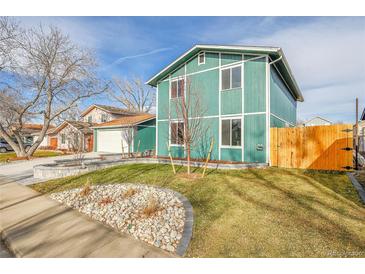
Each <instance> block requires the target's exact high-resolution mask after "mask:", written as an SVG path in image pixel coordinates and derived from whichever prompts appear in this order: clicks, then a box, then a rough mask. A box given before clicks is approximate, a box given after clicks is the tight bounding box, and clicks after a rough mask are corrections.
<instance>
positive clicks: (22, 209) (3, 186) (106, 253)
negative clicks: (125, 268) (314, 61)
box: [0, 176, 176, 258]
mask: <svg viewBox="0 0 365 274" xmlns="http://www.w3.org/2000/svg"><path fill="white" fill-rule="evenodd" d="M0 233H1V238H2V239H3V240H4V242H5V243H6V244H7V246H8V247H9V249H10V250H11V251H12V252H13V253H14V254H15V256H16V257H31V258H44V257H56V258H58V257H66V258H80V257H104V258H112V257H113V258H118V257H120V258H126V257H133V258H135V257H137V258H145V257H150V258H151V257H153V258H157V257H159V258H162V257H176V256H174V255H173V254H171V253H167V252H165V251H163V250H161V249H158V248H156V247H153V246H150V245H147V244H145V243H143V242H141V241H138V240H136V239H134V238H131V237H130V236H129V235H127V234H121V233H117V232H115V231H114V230H112V229H111V228H108V227H106V226H104V225H103V224H101V223H98V222H96V221H93V220H91V219H89V218H87V217H86V216H84V215H81V214H80V213H79V212H77V211H75V210H73V209H70V208H68V207H65V206H63V205H61V204H59V203H58V202H56V201H53V200H51V199H50V198H48V197H47V196H45V195H42V194H40V193H38V192H36V191H33V190H32V189H30V188H28V187H26V186H23V185H20V184H18V183H17V182H14V181H13V180H11V179H10V178H7V177H3V176H0Z"/></svg>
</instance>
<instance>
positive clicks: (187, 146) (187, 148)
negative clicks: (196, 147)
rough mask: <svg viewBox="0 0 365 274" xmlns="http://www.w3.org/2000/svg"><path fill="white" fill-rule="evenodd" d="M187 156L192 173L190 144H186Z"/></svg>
mask: <svg viewBox="0 0 365 274" xmlns="http://www.w3.org/2000/svg"><path fill="white" fill-rule="evenodd" d="M186 158H187V162H188V174H190V144H189V143H187V144H186Z"/></svg>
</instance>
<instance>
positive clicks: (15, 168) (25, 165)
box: [0, 152, 98, 185]
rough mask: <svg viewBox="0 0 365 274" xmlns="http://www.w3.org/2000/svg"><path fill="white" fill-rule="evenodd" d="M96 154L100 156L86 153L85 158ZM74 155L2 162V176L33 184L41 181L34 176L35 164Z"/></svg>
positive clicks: (0, 174)
mask: <svg viewBox="0 0 365 274" xmlns="http://www.w3.org/2000/svg"><path fill="white" fill-rule="evenodd" d="M96 156H98V154H97V153H96V152H90V153H85V158H91V157H96ZM73 157H74V156H73V155H63V156H56V157H44V158H36V159H32V160H29V161H19V162H12V163H8V164H0V176H5V177H7V178H8V179H10V180H12V181H14V182H17V183H20V184H22V185H31V184H34V183H36V182H40V180H39V179H34V178H33V166H35V165H41V164H49V163H53V161H54V160H61V159H73Z"/></svg>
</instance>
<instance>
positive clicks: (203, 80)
mask: <svg viewBox="0 0 365 274" xmlns="http://www.w3.org/2000/svg"><path fill="white" fill-rule="evenodd" d="M147 83H148V84H149V85H151V86H153V87H156V88H157V96H156V97H157V98H156V99H157V103H156V108H157V109H156V154H157V156H168V151H169V148H170V151H171V154H172V156H173V157H184V156H185V155H184V154H185V151H184V147H183V144H182V143H183V142H182V140H181V138H182V137H181V136H183V134H182V133H183V130H184V123H183V122H182V121H181V119H179V118H177V117H176V116H174V115H173V114H172V113H173V112H174V111H173V109H174V108H175V106H174V104H175V102H176V100H178V99H179V97H181V96H182V95H183V94H186V89H187V83H189V88H193V89H194V90H195V94H197V95H198V96H199V101H200V104H201V105H202V106H201V107H202V109H204V110H205V111H204V114H203V115H200V116H199V117H189V119H202V120H201V125H202V126H205V127H206V130H204V132H205V134H204V136H200V137H199V142H200V144H199V145H196V146H194V147H192V152H191V157H192V158H200V159H201V158H204V156H205V155H206V154H207V151H208V149H209V143H210V142H211V140H212V139H214V146H213V150H212V154H211V158H212V159H214V160H222V161H234V162H251V163H252V162H256V163H269V160H270V144H269V142H270V127H288V126H294V125H295V124H296V110H297V102H298V101H300V102H302V101H303V96H302V94H301V92H300V89H299V87H298V85H297V83H296V81H295V79H294V76H293V74H292V72H291V70H290V68H289V64H288V62H287V59H286V58H285V56H284V53H283V51H282V49H281V48H278V47H252V46H223V45H196V46H194V47H193V48H191V49H190V50H188V51H187V52H185V53H184V54H183V55H181V56H180V57H179V58H177V59H176V60H175V61H174V62H173V63H171V64H170V65H168V66H167V67H165V68H164V69H163V70H161V71H160V72H159V73H157V74H156V75H155V76H153V77H152V78H151V79H150V80H149V81H148V82H147ZM176 131H177V132H178V134H172V132H176ZM179 136H180V137H179Z"/></svg>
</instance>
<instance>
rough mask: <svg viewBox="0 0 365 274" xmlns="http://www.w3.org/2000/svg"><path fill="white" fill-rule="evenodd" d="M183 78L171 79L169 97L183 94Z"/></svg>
mask: <svg viewBox="0 0 365 274" xmlns="http://www.w3.org/2000/svg"><path fill="white" fill-rule="evenodd" d="M184 84H185V81H184V79H180V80H174V81H171V98H177V97H182V96H183V94H184Z"/></svg>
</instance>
